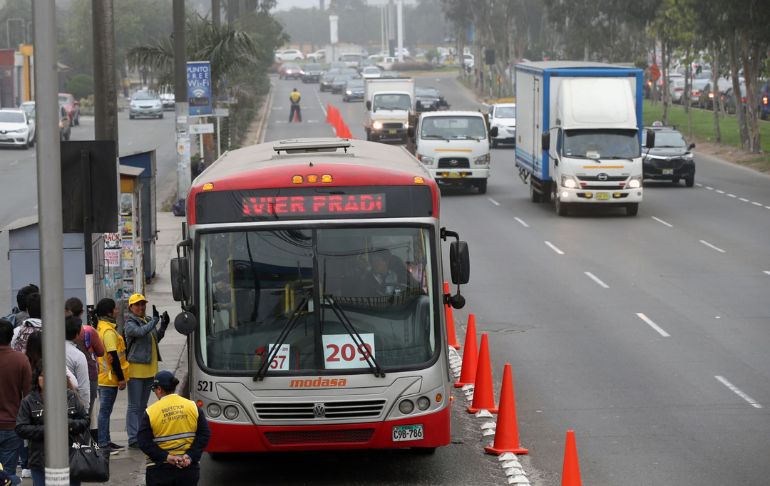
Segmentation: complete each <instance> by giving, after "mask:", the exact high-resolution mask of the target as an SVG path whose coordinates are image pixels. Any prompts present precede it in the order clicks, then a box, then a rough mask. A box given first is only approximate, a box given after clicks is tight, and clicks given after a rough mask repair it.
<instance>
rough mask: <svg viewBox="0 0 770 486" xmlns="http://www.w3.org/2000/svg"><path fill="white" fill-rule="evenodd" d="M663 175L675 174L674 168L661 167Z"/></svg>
mask: <svg viewBox="0 0 770 486" xmlns="http://www.w3.org/2000/svg"><path fill="white" fill-rule="evenodd" d="M661 171H662V172H663V175H674V169H661Z"/></svg>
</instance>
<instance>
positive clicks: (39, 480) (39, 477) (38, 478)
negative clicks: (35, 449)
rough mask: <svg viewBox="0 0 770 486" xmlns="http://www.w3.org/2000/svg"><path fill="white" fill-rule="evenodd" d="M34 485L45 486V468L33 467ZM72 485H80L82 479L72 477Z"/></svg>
mask: <svg viewBox="0 0 770 486" xmlns="http://www.w3.org/2000/svg"><path fill="white" fill-rule="evenodd" d="M31 471H32V486H45V470H44V469H32V470H31ZM70 486H80V481H75V480H74V479H70Z"/></svg>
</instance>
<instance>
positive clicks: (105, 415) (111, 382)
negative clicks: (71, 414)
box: [96, 298, 128, 453]
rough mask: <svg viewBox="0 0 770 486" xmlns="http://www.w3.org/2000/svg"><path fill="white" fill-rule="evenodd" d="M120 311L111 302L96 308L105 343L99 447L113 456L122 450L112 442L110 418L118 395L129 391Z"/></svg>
mask: <svg viewBox="0 0 770 486" xmlns="http://www.w3.org/2000/svg"><path fill="white" fill-rule="evenodd" d="M119 312H120V309H118V306H117V305H116V304H115V301H114V300H112V299H109V298H107V299H102V300H100V301H99V302H98V303H97V304H96V318H97V319H98V324H97V326H96V330H97V331H98V332H99V337H100V338H101V339H102V342H104V350H105V353H104V356H103V357H100V358H99V418H98V428H99V433H98V438H97V443H98V444H99V447H101V448H102V449H104V450H109V451H110V452H111V453H112V452H115V451H120V450H121V449H123V446H120V445H117V444H115V443H114V442H112V439H111V437H110V415H112V408H113V406H114V405H115V400H116V399H117V398H118V391H119V390H125V389H126V383H127V382H128V361H126V341H125V340H124V339H123V336H121V335H120V334H119V333H118V331H117V330H116V326H117V324H116V319H117V318H118V314H119Z"/></svg>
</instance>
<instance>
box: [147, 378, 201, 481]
mask: <svg viewBox="0 0 770 486" xmlns="http://www.w3.org/2000/svg"><path fill="white" fill-rule="evenodd" d="M178 384H179V380H177V379H176V378H175V377H174V374H173V373H171V372H170V371H166V370H163V371H160V372H158V374H156V375H155V381H153V383H152V390H153V392H154V393H155V396H156V397H157V398H158V401H157V402H155V403H153V404H152V405H150V406H149V407H147V410H146V411H145V412H144V416H143V417H142V422H141V425H140V426H139V433H138V435H137V439H138V440H139V447H140V448H141V449H142V452H144V453H145V454H147V459H148V463H147V472H146V476H145V482H146V483H147V486H172V485H173V486H196V485H197V484H198V479H199V478H200V466H199V462H200V459H201V455H202V454H203V449H204V448H205V447H206V445H207V444H208V442H209V437H211V432H210V431H209V426H208V422H207V421H206V417H205V416H204V414H203V410H201V409H200V408H198V406H197V405H195V402H193V401H192V400H188V399H186V398H183V397H180V396H179V395H177V394H176V393H175V390H176V387H177V385H178Z"/></svg>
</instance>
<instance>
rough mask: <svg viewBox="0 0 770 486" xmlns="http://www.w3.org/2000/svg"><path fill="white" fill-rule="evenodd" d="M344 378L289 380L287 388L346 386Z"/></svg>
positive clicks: (346, 381)
mask: <svg viewBox="0 0 770 486" xmlns="http://www.w3.org/2000/svg"><path fill="white" fill-rule="evenodd" d="M347 384H348V380H347V379H346V378H321V377H320V376H319V377H318V378H308V379H306V380H291V381H290V382H289V388H332V387H343V386H347Z"/></svg>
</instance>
